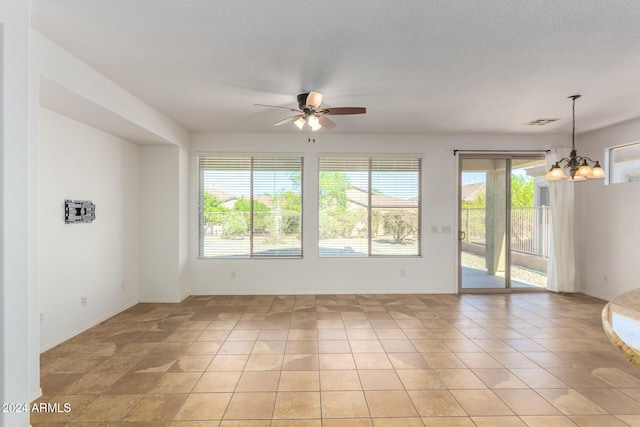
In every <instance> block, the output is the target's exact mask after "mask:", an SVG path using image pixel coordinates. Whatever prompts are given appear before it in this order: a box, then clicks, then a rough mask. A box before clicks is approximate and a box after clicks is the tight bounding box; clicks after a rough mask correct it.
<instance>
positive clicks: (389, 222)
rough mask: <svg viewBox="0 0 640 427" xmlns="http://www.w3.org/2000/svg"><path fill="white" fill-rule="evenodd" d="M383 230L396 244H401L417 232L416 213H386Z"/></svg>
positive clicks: (405, 211) (402, 211) (403, 211)
mask: <svg viewBox="0 0 640 427" xmlns="http://www.w3.org/2000/svg"><path fill="white" fill-rule="evenodd" d="M384 229H385V232H386V233H390V234H391V235H392V236H393V240H394V241H395V242H396V243H402V242H403V241H404V239H406V238H407V237H409V236H410V235H412V234H413V233H415V232H416V231H417V230H418V213H417V212H414V211H409V210H398V211H391V212H387V213H385V215H384Z"/></svg>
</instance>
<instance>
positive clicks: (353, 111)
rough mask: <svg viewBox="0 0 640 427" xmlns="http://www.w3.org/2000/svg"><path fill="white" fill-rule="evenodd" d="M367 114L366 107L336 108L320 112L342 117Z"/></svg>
mask: <svg viewBox="0 0 640 427" xmlns="http://www.w3.org/2000/svg"><path fill="white" fill-rule="evenodd" d="M366 112H367V109H366V108H364V107H334V108H325V109H324V110H322V111H320V113H322V114H328V115H334V116H337V115H342V114H364V113H366Z"/></svg>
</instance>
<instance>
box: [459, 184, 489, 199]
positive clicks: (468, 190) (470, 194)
mask: <svg viewBox="0 0 640 427" xmlns="http://www.w3.org/2000/svg"><path fill="white" fill-rule="evenodd" d="M485 192H486V185H485V183H484V182H478V183H475V184H464V185H463V186H462V188H461V192H460V200H462V201H463V202H467V203H468V202H473V201H474V200H475V199H476V198H477V197H478V196H479V195H481V194H484V193H485Z"/></svg>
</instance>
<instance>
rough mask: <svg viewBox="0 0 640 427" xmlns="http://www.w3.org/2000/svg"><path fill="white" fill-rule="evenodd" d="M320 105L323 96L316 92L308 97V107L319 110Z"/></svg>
mask: <svg viewBox="0 0 640 427" xmlns="http://www.w3.org/2000/svg"><path fill="white" fill-rule="evenodd" d="M320 104H322V94H321V93H320V92H316V91H314V90H312V91H311V92H309V95H307V101H306V105H307V107H311V108H313V109H314V110H317V109H318V107H320Z"/></svg>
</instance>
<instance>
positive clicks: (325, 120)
mask: <svg viewBox="0 0 640 427" xmlns="http://www.w3.org/2000/svg"><path fill="white" fill-rule="evenodd" d="M317 117H318V121H319V122H320V126H322V127H323V128H326V129H333V128H334V127H336V124H335V123H333V122H332V121H331V120H329V118H328V117H325V116H317Z"/></svg>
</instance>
